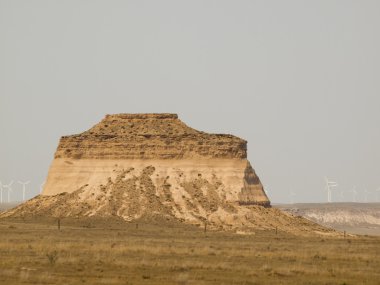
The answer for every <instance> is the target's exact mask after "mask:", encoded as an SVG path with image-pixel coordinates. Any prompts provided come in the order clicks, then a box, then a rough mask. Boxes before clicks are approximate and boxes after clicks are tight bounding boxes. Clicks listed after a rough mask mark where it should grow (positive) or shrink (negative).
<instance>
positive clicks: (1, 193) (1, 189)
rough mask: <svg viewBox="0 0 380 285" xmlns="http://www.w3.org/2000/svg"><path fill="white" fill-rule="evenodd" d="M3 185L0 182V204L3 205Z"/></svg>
mask: <svg viewBox="0 0 380 285" xmlns="http://www.w3.org/2000/svg"><path fill="white" fill-rule="evenodd" d="M3 190H4V188H3V183H1V181H0V203H1V204H3Z"/></svg>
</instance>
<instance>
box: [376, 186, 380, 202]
mask: <svg viewBox="0 0 380 285" xmlns="http://www.w3.org/2000/svg"><path fill="white" fill-rule="evenodd" d="M376 192H377V195H376V201H377V202H380V200H379V193H380V188H377V190H376Z"/></svg>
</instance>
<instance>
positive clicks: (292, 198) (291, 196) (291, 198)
mask: <svg viewBox="0 0 380 285" xmlns="http://www.w3.org/2000/svg"><path fill="white" fill-rule="evenodd" d="M289 194H290V201H291V202H292V204H294V197H295V196H296V193H295V192H294V191H290V193H289Z"/></svg>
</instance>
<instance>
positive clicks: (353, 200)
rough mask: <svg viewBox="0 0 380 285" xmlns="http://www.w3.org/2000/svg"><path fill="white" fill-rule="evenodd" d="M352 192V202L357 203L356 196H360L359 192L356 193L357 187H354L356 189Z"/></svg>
mask: <svg viewBox="0 0 380 285" xmlns="http://www.w3.org/2000/svg"><path fill="white" fill-rule="evenodd" d="M350 192H351V193H352V202H356V195H358V191H356V186H354V188H352V190H351V191H350Z"/></svg>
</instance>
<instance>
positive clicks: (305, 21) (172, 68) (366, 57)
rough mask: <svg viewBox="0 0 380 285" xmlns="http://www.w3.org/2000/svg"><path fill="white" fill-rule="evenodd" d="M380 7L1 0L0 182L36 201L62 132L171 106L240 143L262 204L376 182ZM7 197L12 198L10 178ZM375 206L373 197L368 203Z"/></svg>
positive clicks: (314, 198)
mask: <svg viewBox="0 0 380 285" xmlns="http://www.w3.org/2000/svg"><path fill="white" fill-rule="evenodd" d="M379 13H380V1H377V0H376V1H365V0H361V1H359V0H357V1H350V0H344V1H343V0H342V1H333V0H328V1H327V0H326V1H304V0H299V1H291V0H289V1H282V0H279V1H268V0H265V1H220V0H218V1H204V0H202V1H194V0H192V1H178V0H175V1H174V0H173V1H164V0H161V1H140V0H139V1H78V0H75V1H67V0H66V1H52V0H47V1H15V0H9V1H4V0H0V136H1V141H0V144H1V147H0V161H1V163H0V180H1V181H2V182H3V183H8V182H9V181H10V180H12V179H13V180H15V181H17V180H31V181H32V183H31V184H30V185H28V188H27V190H28V191H29V193H28V194H27V197H28V198H29V197H32V196H34V195H36V194H37V193H38V188H39V184H40V183H41V182H42V181H43V180H44V179H45V177H46V175H47V172H48V167H49V165H50V163H51V161H52V159H53V154H54V151H55V148H56V147H57V145H58V140H59V137H60V136H61V135H68V134H74V133H78V132H82V131H84V130H86V129H88V128H89V127H91V126H92V125H94V124H95V123H97V122H98V121H99V120H101V119H102V117H103V116H104V115H105V114H110V113H138V112H173V113H178V114H179V116H180V118H181V119H182V120H183V121H184V122H185V123H187V124H188V125H190V126H191V127H194V128H197V129H199V130H203V131H207V132H217V133H232V134H234V135H237V136H240V137H242V138H244V139H246V140H248V153H249V159H250V161H251V163H252V164H253V166H254V168H255V169H256V172H257V173H258V175H259V176H260V178H261V180H262V182H263V184H264V185H265V186H266V189H268V190H269V191H270V193H269V196H270V198H271V200H272V201H273V202H275V203H276V202H277V203H279V202H284V203H286V202H289V201H290V200H291V198H290V196H289V192H290V191H291V190H293V191H294V192H295V193H296V196H295V198H294V200H295V201H296V202H320V201H326V193H325V192H324V181H323V179H324V176H325V175H327V176H329V177H331V179H334V180H336V181H338V182H339V190H337V192H336V193H333V200H334V201H339V200H340V197H339V195H338V191H340V190H344V191H346V192H345V193H344V196H343V198H344V200H346V201H350V200H352V194H351V193H348V192H347V191H348V190H351V188H352V187H353V185H356V186H357V189H358V192H359V197H358V198H359V200H362V201H363V200H364V197H365V196H364V189H365V188H366V189H368V190H369V191H374V190H375V189H377V188H379V187H380V132H379V125H380V111H379V109H380V52H379V51H380V17H379ZM13 191H14V192H13V193H12V196H11V199H12V200H20V198H21V186H20V185H19V184H14V186H13ZM368 198H369V200H370V201H376V195H375V194H374V193H373V194H370V195H369V196H368Z"/></svg>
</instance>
